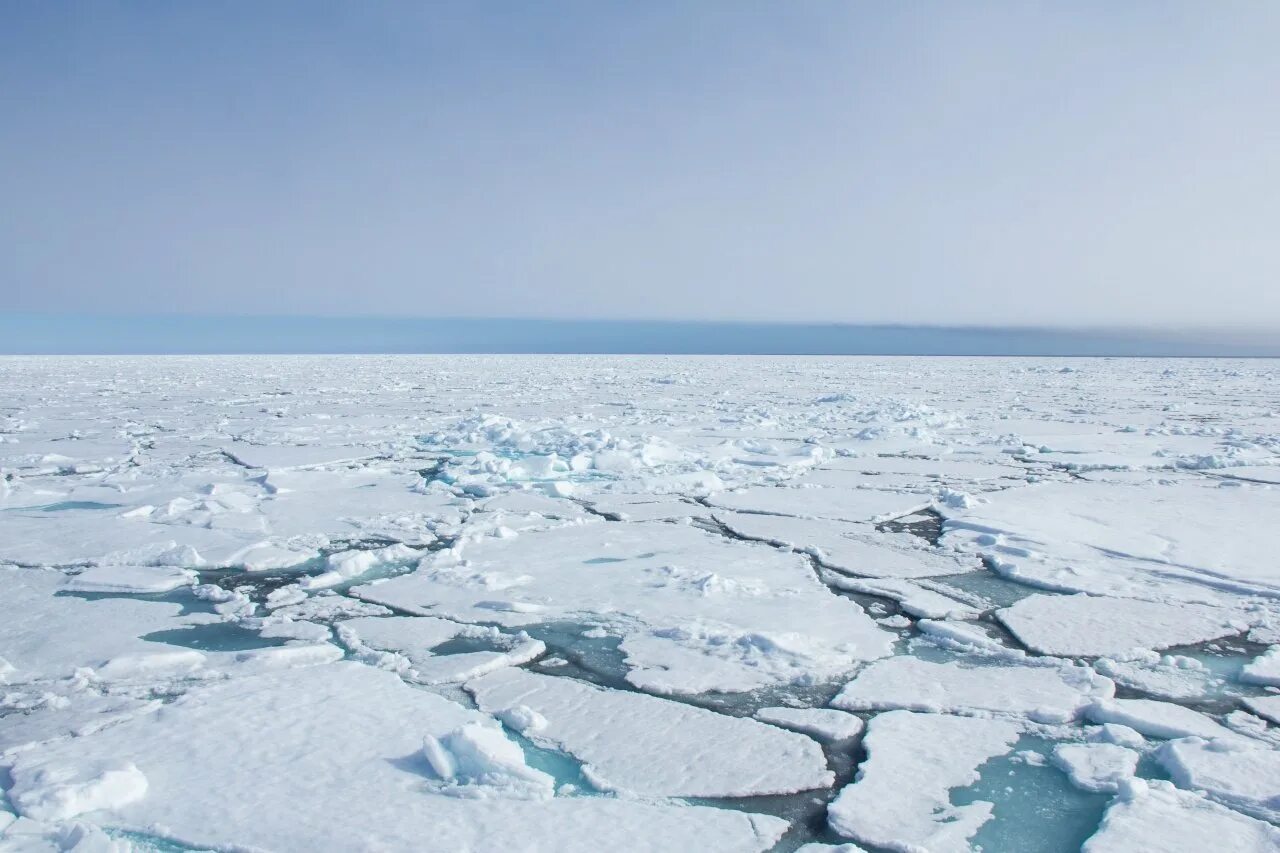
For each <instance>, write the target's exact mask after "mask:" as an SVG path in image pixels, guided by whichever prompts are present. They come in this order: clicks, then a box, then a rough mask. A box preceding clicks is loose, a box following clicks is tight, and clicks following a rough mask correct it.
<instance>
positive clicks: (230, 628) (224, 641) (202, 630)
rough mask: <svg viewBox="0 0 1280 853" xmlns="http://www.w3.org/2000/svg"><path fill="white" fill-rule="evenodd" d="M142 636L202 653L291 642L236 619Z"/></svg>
mask: <svg viewBox="0 0 1280 853" xmlns="http://www.w3.org/2000/svg"><path fill="white" fill-rule="evenodd" d="M142 639H143V640H146V641H147V642H149V643H166V644H168V645H170V646H182V647H184V648H188V649H198V650H200V651H202V652H246V651H250V650H253V649H265V648H269V647H271V646H283V645H284V644H285V643H286V642H287V640H284V639H276V638H271V637H263V636H262V635H260V634H259V633H258V632H257V631H251V630H249V629H248V628H244V627H241V626H240V625H237V624H236V623H234V622H213V623H210V624H208V625H193V626H191V627H189V628H166V629H165V630H163V631H152V632H151V633H150V634H144V635H143V636H142Z"/></svg>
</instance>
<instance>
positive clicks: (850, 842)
mask: <svg viewBox="0 0 1280 853" xmlns="http://www.w3.org/2000/svg"><path fill="white" fill-rule="evenodd" d="M1273 472H1274V473H1275V474H1280V363H1277V362H1276V361H1271V360H1262V359H1256V360H1229V359H1204V360H1193V359H1176V360H1174V359H1168V360H1161V359H1104V358H1088V359H1035V358H1026V359H1023V358H914V357H879V358H875V357H822V358H819V357H746V356H743V357H709V356H708V357H702V356H679V357H676V356H671V357H660V356H634V357H626V356H597V357H586V356H354V355H353V356H207V357H206V356H202V357H176V356H158V357H35V356H32V357H5V358H0V790H2V791H3V796H0V849H3V850H53V851H58V850H78V851H81V853H86V851H91V852H92V851H128V850H142V851H146V850H156V851H178V850H193V849H218V850H238V849H254V850H271V851H292V850H300V849H306V848H313V849H324V850H373V849H378V850H396V849H406V850H407V849H413V850H440V851H458V850H470V851H500V850H501V851H507V850H522V851H562V850H575V851H599V850H604V849H612V850H626V851H631V850H635V851H682V850H689V851H703V850H716V851H766V850H775V851H794V850H799V849H801V848H804V849H806V850H808V851H817V850H823V849H826V850H843V851H853V850H858V849H862V850H868V851H873V853H874V851H904V852H905V853H919V851H925V853H950V852H951V851H969V850H979V851H983V853H1026V852H1027V851H1044V853H1057V851H1071V850H1078V849H1082V848H1083V849H1085V850H1088V851H1091V852H1092V853H1105V852H1106V851H1132V850H1137V849H1151V850H1160V851H1174V852H1175V853H1181V851H1186V853H1200V851H1203V850H1206V849H1222V850H1232V851H1237V850H1239V851H1276V850H1280V723H1277V720H1280V704H1278V703H1280V561H1278V560H1277V557H1276V549H1275V547H1274V544H1273V540H1274V537H1275V533H1276V531H1277V530H1280V476H1273Z"/></svg>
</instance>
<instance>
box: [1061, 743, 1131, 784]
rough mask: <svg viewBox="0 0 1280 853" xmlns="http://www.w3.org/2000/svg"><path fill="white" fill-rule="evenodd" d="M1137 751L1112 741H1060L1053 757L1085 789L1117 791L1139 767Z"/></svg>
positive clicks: (1074, 781)
mask: <svg viewBox="0 0 1280 853" xmlns="http://www.w3.org/2000/svg"><path fill="white" fill-rule="evenodd" d="M1138 758H1139V755H1138V753H1136V752H1134V751H1133V750H1132V749H1127V748H1125V747H1123V746H1116V745H1115V744H1111V743H1063V744H1059V745H1058V746H1056V747H1054V749H1053V761H1054V763H1055V764H1057V765H1058V766H1059V767H1061V768H1062V770H1063V772H1065V773H1066V774H1067V775H1068V776H1069V777H1071V782H1072V784H1074V785H1075V786H1077V787H1078V788H1080V789H1082V790H1085V791H1117V790H1119V788H1120V784H1121V782H1123V781H1124V780H1125V779H1129V778H1131V777H1132V776H1133V775H1134V773H1136V772H1137V770H1138Z"/></svg>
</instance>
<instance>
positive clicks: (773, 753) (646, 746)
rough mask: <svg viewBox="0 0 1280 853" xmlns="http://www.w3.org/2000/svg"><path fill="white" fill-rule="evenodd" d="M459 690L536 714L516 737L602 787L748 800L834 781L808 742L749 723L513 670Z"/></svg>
mask: <svg viewBox="0 0 1280 853" xmlns="http://www.w3.org/2000/svg"><path fill="white" fill-rule="evenodd" d="M466 688H467V691H468V692H470V693H471V694H472V695H473V696H474V697H475V699H476V702H477V703H478V704H479V706H480V708H481V709H482V710H485V711H489V712H491V713H495V714H502V713H504V712H506V711H508V710H509V709H527V710H524V711H521V712H520V716H521V717H524V718H529V717H528V712H533V713H534V714H536V715H537V716H538V717H539V718H541V719H542V720H544V721H545V723H544V724H543V725H539V726H534V727H530V728H527V729H526V730H524V731H523V732H522V734H524V735H525V736H527V737H528V738H529V739H530V740H532V741H534V742H535V743H546V744H548V745H551V746H554V747H555V748H557V749H562V750H564V751H566V752H568V753H570V754H572V755H573V756H574V757H575V758H577V759H578V760H580V761H582V762H583V773H584V774H585V775H586V777H587V778H588V779H589V780H590V781H591V783H592V784H593V785H595V786H596V787H598V788H600V789H601V790H608V791H624V792H629V793H635V794H649V795H653V796H678V797H747V796H757V795H761V794H785V793H792V792H795V791H803V790H807V789H810V788H822V787H825V786H827V785H830V784H831V782H832V779H833V777H832V775H831V771H829V770H828V769H827V765H826V759H825V758H824V757H823V754H822V749H821V748H820V747H819V746H818V744H817V743H816V742H814V741H813V740H810V739H809V738H808V737H805V736H804V735H801V734H796V733H793V732H787V731H782V730H780V729H778V728H775V727H773V726H768V725H765V724H764V723H759V722H756V721H755V720H750V719H744V718H740V717H728V716H725V715H723V714H718V713H716V712H714V711H708V710H705V709H703V708H696V707H693V706H690V705H685V704H683V703H680V702H673V701H670V700H667V699H659V698H656V697H652V696H645V695H643V694H638V693H630V692H627V691H621V690H610V689H607V688H602V687H597V686H595V685H592V684H586V683H584V682H580V681H575V680H573V679H569V678H558V677H551V676H546V675H537V674H534V673H528V672H524V671H522V670H515V669H508V670H501V671H499V672H495V673H493V674H491V675H487V676H484V677H482V678H478V679H476V680H474V681H470V682H468V683H467V685H466ZM511 719H513V720H514V719H516V718H514V717H513V718H511Z"/></svg>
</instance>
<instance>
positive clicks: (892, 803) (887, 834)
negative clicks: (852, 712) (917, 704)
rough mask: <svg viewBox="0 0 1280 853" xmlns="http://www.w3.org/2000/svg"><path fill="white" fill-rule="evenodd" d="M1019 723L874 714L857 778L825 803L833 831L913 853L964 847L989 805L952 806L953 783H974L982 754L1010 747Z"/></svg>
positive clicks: (986, 815)
mask: <svg viewBox="0 0 1280 853" xmlns="http://www.w3.org/2000/svg"><path fill="white" fill-rule="evenodd" d="M1017 739H1018V727H1017V725H1015V724H1014V723H1010V722H1005V721H1000V720H983V719H976V718H972V717H952V716H945V715H936V714H917V713H914V712H911V711H889V712H888V713H885V714H880V715H878V716H876V717H874V718H872V720H871V722H870V723H869V724H868V725H867V733H866V735H865V736H864V738H863V745H864V746H865V748H866V751H867V760H866V761H865V762H863V764H862V766H861V767H860V768H859V769H858V778H857V781H855V782H854V783H853V784H851V785H849V786H848V787H846V788H845V789H844V790H842V791H841V792H840V794H839V796H837V797H836V799H835V800H834V801H833V802H832V803H831V806H830V807H829V809H828V812H827V814H828V821H829V822H830V825H831V828H832V830H834V831H835V832H836V833H837V834H839V835H842V836H845V837H847V838H852V839H854V840H856V841H860V842H862V843H864V844H870V845H874V846H877V847H884V848H886V849H889V850H899V851H904V853H911V851H916V850H928V851H930V852H931V853H949V851H966V850H969V849H970V848H969V844H968V839H969V838H970V837H971V836H972V835H973V834H974V833H976V832H977V831H978V829H979V828H980V827H981V826H982V824H984V823H986V822H987V821H988V820H989V819H990V818H991V804H990V803H984V802H974V803H970V804H969V805H963V806H955V805H952V804H951V800H950V798H949V795H950V791H951V790H952V789H953V788H959V787H962V786H964V785H967V784H969V783H971V782H974V781H976V780H977V778H978V773H977V768H978V766H979V765H981V764H982V763H983V762H985V761H986V760H987V759H989V758H992V757H994V756H997V755H1003V754H1004V753H1006V752H1008V751H1009V750H1010V749H1011V748H1012V747H1013V745H1014V743H1015V742H1016V741H1017Z"/></svg>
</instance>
